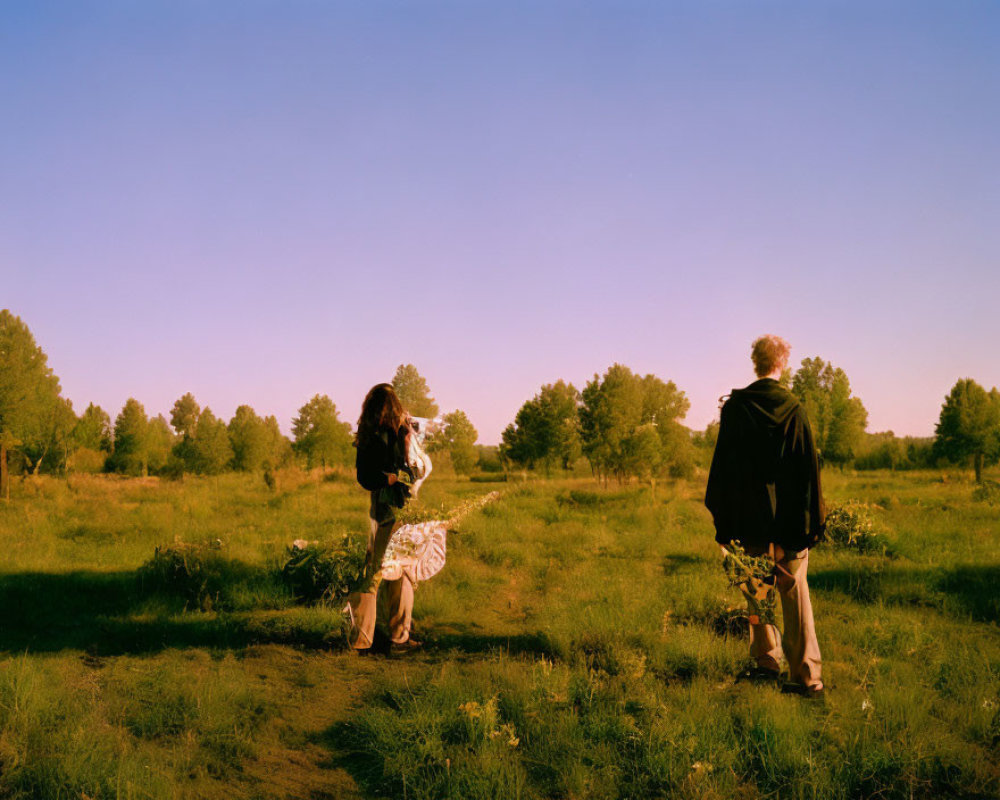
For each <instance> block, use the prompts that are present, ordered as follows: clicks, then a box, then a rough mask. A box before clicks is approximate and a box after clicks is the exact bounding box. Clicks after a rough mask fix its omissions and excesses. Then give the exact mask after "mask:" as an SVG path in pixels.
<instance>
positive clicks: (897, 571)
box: [809, 561, 1000, 622]
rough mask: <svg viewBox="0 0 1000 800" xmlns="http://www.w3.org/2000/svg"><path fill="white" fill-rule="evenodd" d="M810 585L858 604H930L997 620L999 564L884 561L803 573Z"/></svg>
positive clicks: (980, 619)
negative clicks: (926, 564)
mask: <svg viewBox="0 0 1000 800" xmlns="http://www.w3.org/2000/svg"><path fill="white" fill-rule="evenodd" d="M809 585H810V587H812V588H814V589H818V590H826V591H835V592H841V593H843V594H846V595H848V596H849V597H851V598H852V599H854V600H856V601H857V602H859V603H863V604H868V603H876V602H879V601H881V602H884V603H887V604H890V605H897V606H916V607H925V608H935V609H938V610H939V611H941V612H942V613H946V614H950V615H952V616H964V617H969V618H971V619H972V620H974V621H976V622H1000V592H998V591H997V586H998V585H1000V565H998V564H986V565H977V564H967V565H960V566H955V567H948V568H922V567H908V566H905V565H901V564H895V563H887V562H885V561H876V562H871V561H865V562H859V563H858V564H857V565H856V566H848V567H837V568H835V569H827V570H816V571H815V572H810V573H809Z"/></svg>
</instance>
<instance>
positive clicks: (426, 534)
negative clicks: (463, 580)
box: [382, 519, 448, 583]
mask: <svg viewBox="0 0 1000 800" xmlns="http://www.w3.org/2000/svg"><path fill="white" fill-rule="evenodd" d="M447 538H448V526H447V523H446V522H445V521H444V520H439V519H435V520H430V521H428V522H417V523H414V524H412V525H400V526H399V527H398V528H397V529H396V530H395V531H393V532H392V536H391V537H390V538H389V544H388V545H387V546H386V548H385V556H384V557H383V558H382V577H383V578H384V579H385V580H388V581H395V580H399V579H400V578H401V577H403V574H404V573H405V574H406V576H407V577H408V578H409V579H410V580H411V581H412V582H413V583H417V582H419V581H425V580H427V579H428V578H431V577H433V576H435V575H437V574H438V573H439V572H440V571H441V568H442V567H443V566H444V561H445V555H446V540H447Z"/></svg>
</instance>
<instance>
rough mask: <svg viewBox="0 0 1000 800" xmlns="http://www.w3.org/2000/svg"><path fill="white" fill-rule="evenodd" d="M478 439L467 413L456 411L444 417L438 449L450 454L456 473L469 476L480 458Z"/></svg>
mask: <svg viewBox="0 0 1000 800" xmlns="http://www.w3.org/2000/svg"><path fill="white" fill-rule="evenodd" d="M478 438H479V433H478V432H477V431H476V429H475V428H474V427H473V425H472V422H471V421H470V420H469V418H468V417H467V416H466V414H465V412H464V411H462V410H456V411H452V412H451V413H450V414H445V415H444V430H443V431H441V433H440V434H439V438H438V441H437V442H436V447H437V448H438V449H441V450H446V451H447V452H448V454H449V455H450V456H451V463H452V466H454V467H455V472H457V473H459V474H460V475H468V474H469V473H470V472H472V468H473V467H475V466H476V461H477V459H478V458H479V453H478V451H477V450H476V439H478Z"/></svg>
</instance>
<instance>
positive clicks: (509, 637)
mask: <svg viewBox="0 0 1000 800" xmlns="http://www.w3.org/2000/svg"><path fill="white" fill-rule="evenodd" d="M414 635H415V637H417V638H421V637H426V639H427V647H426V652H427V654H428V656H430V657H433V656H434V655H436V654H442V655H447V656H449V657H450V656H452V655H455V654H456V653H467V654H472V655H483V654H492V653H503V654H505V655H513V656H521V655H530V656H545V657H546V658H549V659H553V658H555V657H556V656H557V649H556V647H555V646H554V644H553V643H552V641H551V640H550V639H549V637H548V636H546V635H545V634H544V633H541V632H539V631H525V632H523V633H513V634H506V635H502V634H491V633H487V632H485V631H483V630H482V629H481V628H479V627H478V626H476V625H475V624H467V623H461V622H459V623H456V622H450V623H448V624H447V625H440V626H438V625H431V626H428V627H427V628H426V629H424V630H418V631H415V633H414Z"/></svg>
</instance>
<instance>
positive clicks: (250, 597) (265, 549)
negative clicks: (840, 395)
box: [0, 471, 1000, 800]
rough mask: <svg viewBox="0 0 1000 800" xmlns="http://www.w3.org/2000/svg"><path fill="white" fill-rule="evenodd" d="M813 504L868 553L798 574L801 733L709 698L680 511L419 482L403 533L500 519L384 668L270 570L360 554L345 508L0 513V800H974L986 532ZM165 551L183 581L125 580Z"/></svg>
mask: <svg viewBox="0 0 1000 800" xmlns="http://www.w3.org/2000/svg"><path fill="white" fill-rule="evenodd" d="M824 482H825V487H826V490H827V494H828V498H829V500H830V502H831V504H843V503H846V502H848V501H854V502H856V503H862V504H866V507H867V513H870V514H871V515H872V519H873V523H874V525H875V526H876V528H877V531H878V536H879V542H880V547H878V548H875V549H874V550H868V551H866V552H859V551H858V550H857V548H851V547H834V546H832V545H824V546H822V547H820V548H819V549H817V550H815V551H814V552H813V555H812V556H811V557H810V567H809V569H810V575H809V579H810V586H811V588H812V593H813V602H814V607H815V611H816V617H817V628H818V632H819V639H820V646H821V648H822V650H823V657H824V673H825V674H824V677H825V679H826V682H827V685H828V687H829V693H828V698H827V700H826V702H825V703H824V704H813V703H809V702H807V701H803V700H802V699H800V698H797V697H793V696H787V695H781V694H780V693H779V692H778V691H777V690H776V689H775V688H773V687H755V686H751V685H748V684H742V683H739V684H737V683H734V681H733V676H734V675H735V674H736V673H737V672H738V671H739V670H740V668H741V667H742V665H743V664H744V663H745V659H746V649H747V646H746V640H745V639H746V632H745V622H744V621H743V619H742V617H741V615H740V613H739V612H738V610H737V607H738V606H739V605H740V604H739V598H738V595H737V593H736V592H735V590H731V589H729V588H728V587H727V585H726V581H725V579H724V577H723V574H722V571H721V569H720V566H719V560H720V559H719V554H718V549H717V547H716V546H715V544H714V542H713V538H712V527H711V519H710V517H709V515H708V514H707V512H706V511H705V510H704V508H703V507H702V506H701V496H702V493H703V488H704V487H703V484H702V483H700V482H698V481H690V482H685V481H678V482H675V483H672V484H669V485H659V486H657V491H656V495H655V497H653V496H652V495H651V493H650V491H649V489H648V488H644V487H639V486H635V485H633V486H626V487H611V488H609V489H606V490H605V489H602V488H600V487H598V486H597V485H596V484H595V483H594V482H592V481H589V480H585V479H569V480H553V481H551V482H546V481H538V482H527V483H523V482H516V481H512V482H510V483H507V484H503V485H501V484H492V485H485V484H477V483H475V482H472V481H468V480H458V479H452V478H447V477H441V476H439V475H435V476H434V478H433V479H432V480H431V482H429V483H428V484H427V485H426V486H425V488H424V492H425V497H424V500H425V503H426V504H427V505H429V506H431V507H436V506H443V507H446V508H449V507H453V506H455V505H457V504H458V503H459V502H461V501H462V500H464V499H468V498H470V497H475V496H478V495H480V494H483V493H485V492H487V491H489V490H491V489H494V488H500V489H501V490H502V491H503V492H504V497H503V499H502V500H501V501H500V502H499V503H497V504H495V505H491V506H487V507H486V508H485V509H483V510H482V511H480V512H477V513H475V514H473V515H471V516H470V517H468V518H467V519H465V520H463V521H462V522H461V524H460V525H459V526H458V530H457V531H455V532H453V533H452V534H451V535H450V537H449V557H448V564H447V566H446V567H445V569H444V571H443V572H442V573H441V574H440V575H438V576H436V577H435V578H434V579H433V580H431V581H428V582H426V583H425V584H422V585H421V586H419V587H418V589H417V594H416V626H417V629H418V635H419V636H420V637H421V638H425V639H426V640H427V641H428V646H427V648H426V650H425V652H423V653H421V654H418V655H415V656H411V657H408V658H407V659H406V660H388V659H384V658H357V657H354V656H352V654H350V653H349V652H348V651H347V650H346V649H345V646H344V630H343V625H344V622H343V619H342V617H341V615H340V613H339V611H338V609H337V608H336V607H335V606H334V605H331V604H323V603H320V604H312V605H311V604H304V603H302V602H301V598H298V599H297V598H296V597H295V595H294V593H293V591H291V590H290V588H289V586H288V585H287V583H286V582H284V581H283V580H282V578H281V565H282V563H283V560H284V557H285V551H286V547H287V546H288V544H289V543H290V542H291V541H292V540H294V539H306V540H310V541H319V542H320V543H324V542H339V541H341V538H342V537H343V536H344V534H347V535H349V536H351V537H354V539H355V541H356V542H357V543H358V544H359V545H360V543H361V542H362V541H363V540H364V537H365V536H366V535H367V520H366V512H367V497H366V495H365V493H364V492H362V491H361V490H360V489H359V488H358V487H357V486H356V485H355V484H354V483H353V480H352V479H351V477H350V476H345V475H337V474H334V475H329V476H323V475H319V474H316V475H311V476H310V475H305V474H302V473H297V472H288V473H284V474H282V475H280V476H279V482H278V488H277V490H276V491H273V492H272V491H270V490H269V489H267V487H265V486H264V483H263V481H261V480H259V479H258V478H256V477H245V476H237V475H227V476H222V477H220V478H206V479H190V478H189V479H186V480H185V481H183V482H168V481H156V480H123V479H118V478H113V477H108V478H105V477H88V476H71V477H69V478H68V479H56V478H43V479H40V480H28V481H24V482H15V483H14V486H13V492H12V493H13V497H12V501H11V503H10V504H9V505H2V504H0V544H2V546H3V552H4V554H5V557H4V560H3V566H2V567H0V608H2V610H3V612H2V613H3V618H2V625H0V798H7V797H10V798H17V797H24V798H28V797H46V798H47V797H66V798H70V797H72V798H81V797H90V798H97V797H109V798H110V797H115V798H117V797H125V798H131V797H134V798H173V797H220V796H225V797H236V798H272V797H274V798H277V797H289V798H290V797H296V798H299V797H336V798H340V797H347V798H349V797H406V798H462V799H463V800H466V799H467V798H490V800H499V799H500V798H574V799H575V798H619V797H623V798H648V797H685V798H686V797H691V798H700V797H705V798H728V797H742V798H756V797H781V798H786V797H788V798H800V797H801V798H828V797H829V798H845V799H846V798H855V797H872V798H875V797H877V798H894V797H899V798H910V797H968V798H973V797H978V798H987V797H995V796H998V795H1000V769H998V766H997V764H998V762H1000V628H998V621H1000V590H998V587H1000V511H998V509H997V507H996V506H995V505H991V504H990V503H989V502H987V501H986V500H984V499H982V498H981V497H978V496H976V495H974V487H973V485H972V484H971V482H970V481H969V480H968V479H967V478H966V477H965V476H962V475H958V474H949V475H942V474H941V473H931V472H927V473H862V474H857V475H856V474H852V473H849V472H845V473H839V472H836V471H828V472H826V473H824ZM882 542H884V545H885V547H884V549H883V548H882V547H881V543H882ZM179 543H183V544H184V545H186V546H188V547H191V548H193V549H192V552H195V551H196V552H198V553H201V554H203V555H204V559H203V561H200V562H199V569H200V571H195V570H193V571H192V572H191V575H193V576H194V577H193V578H192V577H191V576H190V575H189V576H188V578H186V579H185V582H181V583H177V582H176V581H171V580H167V579H165V578H164V575H169V573H164V572H159V573H158V572H155V571H152V572H151V570H150V567H149V566H148V564H149V562H150V559H152V558H153V555H154V552H155V550H156V548H157V547H161V548H162V547H164V546H168V547H173V548H175V549H176V548H178V547H180V544H179ZM180 549H181V550H184V548H183V547H181V548H180ZM185 552H187V551H185ZM144 565H146V566H144Z"/></svg>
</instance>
